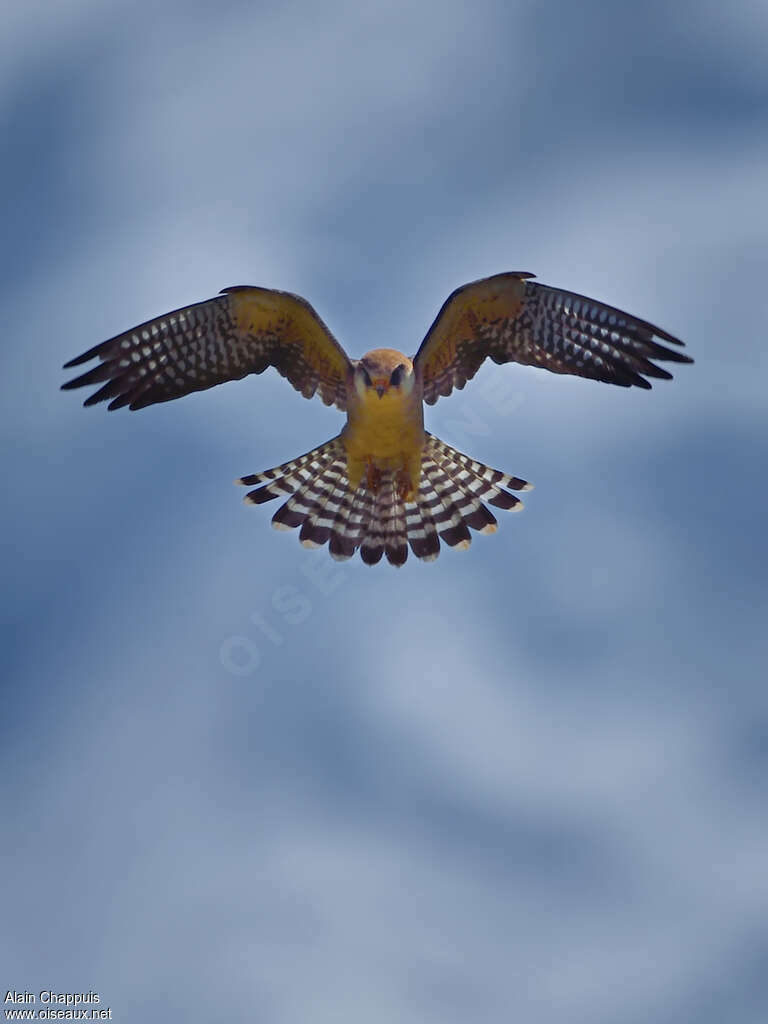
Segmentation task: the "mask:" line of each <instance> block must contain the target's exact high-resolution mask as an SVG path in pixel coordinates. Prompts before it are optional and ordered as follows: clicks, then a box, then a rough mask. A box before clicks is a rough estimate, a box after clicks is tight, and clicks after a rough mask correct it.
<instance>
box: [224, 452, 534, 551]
mask: <svg viewBox="0 0 768 1024" xmlns="http://www.w3.org/2000/svg"><path fill="white" fill-rule="evenodd" d="M425 436H426V441H425V445H424V450H423V453H422V463H421V482H420V486H419V491H418V494H417V495H416V497H415V500H414V501H403V500H402V499H401V497H400V494H399V484H398V480H397V474H396V472H395V471H394V470H382V471H381V472H380V473H379V476H378V479H377V485H376V488H375V490H372V489H369V487H368V483H367V481H366V480H365V479H364V480H363V481H361V483H360V485H359V487H358V488H357V490H356V491H352V490H351V489H350V487H349V481H348V479H347V456H346V450H345V448H344V444H343V442H342V440H341V438H340V437H334V438H332V439H331V440H330V441H327V442H326V443H325V444H323V445H320V446H319V447H318V448H313V449H312V451H310V452H307V453H306V454H305V455H301V456H299V457H298V458H296V459H292V460H291V461H290V462H285V463H283V465H282V466H276V467H275V468H274V469H268V470H265V471H264V472H263V473H255V474H253V475H251V476H246V477H242V478H241V479H240V480H239V481H238V483H242V484H246V485H252V484H258V485H259V486H258V487H257V488H256V489H255V490H253V491H250V492H249V493H248V494H247V495H246V497H245V500H246V501H247V502H249V503H251V504H255V505H260V504H262V503H263V502H266V501H272V500H273V499H274V498H279V497H286V496H287V497H288V500H287V501H286V502H285V503H284V504H283V505H281V506H280V508H279V509H278V510H277V512H275V514H274V516H273V517H272V525H273V526H274V527H275V528H276V529H280V530H291V529H296V528H300V530H299V540H300V541H301V543H302V544H303V545H304V546H305V547H320V546H322V545H323V544H326V543H327V544H328V548H329V551H330V554H331V555H332V556H333V558H335V559H338V560H343V559H347V558H351V557H352V556H353V555H354V553H355V551H357V550H359V551H360V557H361V558H362V560H363V561H364V562H365V563H366V564H367V565H375V564H376V563H377V562H380V561H381V559H382V557H386V559H387V561H388V562H389V563H390V564H391V565H395V566H401V565H403V564H404V563H405V561H406V560H407V558H408V548H409V547H410V549H411V551H412V552H413V554H414V555H415V556H416V557H417V558H420V559H422V560H423V561H433V560H434V559H435V558H437V556H438V555H439V554H440V541H441V540H442V541H443V542H444V543H445V544H447V545H448V546H449V547H453V548H456V549H457V550H466V549H467V548H468V547H469V545H470V543H471V539H472V535H471V533H470V530H475V531H478V532H480V533H494V532H495V530H496V528H497V520H496V517H495V516H494V515H493V513H492V512H491V511H490V509H488V508H487V506H486V504H485V502H487V503H488V504H489V505H494V506H495V507H497V508H502V509H510V510H518V509H521V508H522V507H523V505H522V502H521V501H520V499H519V498H517V497H516V496H515V495H514V494H511V493H510V491H512V490H517V491H527V490H530V489H531V486H532V485H531V484H529V483H527V482H526V481H525V480H521V479H520V478H519V477H515V476H510V475H509V474H507V473H502V472H501V471H500V470H497V469H491V468H490V467H489V466H485V465H483V463H481V462H476V461H475V460H474V459H470V458H469V456H467V455H464V454H463V453H462V452H459V451H457V450H456V449H455V448H452V447H451V446H450V445H448V444H446V443H445V442H444V441H441V440H440V439H439V438H437V437H435V436H434V435H433V434H429V433H427V434H426V435H425Z"/></svg>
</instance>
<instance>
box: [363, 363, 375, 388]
mask: <svg viewBox="0 0 768 1024" xmlns="http://www.w3.org/2000/svg"><path fill="white" fill-rule="evenodd" d="M360 369H361V370H362V371H363V380H364V381H365V386H366V387H367V388H372V387H373V381H372V380H371V375H370V373H368V371H367V370H366V368H365V367H364V366H361V367H360Z"/></svg>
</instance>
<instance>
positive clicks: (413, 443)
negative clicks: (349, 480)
mask: <svg viewBox="0 0 768 1024" xmlns="http://www.w3.org/2000/svg"><path fill="white" fill-rule="evenodd" d="M343 437H344V441H345V444H346V446H347V451H348V452H349V453H350V455H353V456H357V457H361V458H381V459H388V458H394V457H397V456H400V455H402V454H403V453H409V452H415V451H420V450H421V448H422V446H423V444H424V414H423V406H422V402H421V399H420V398H419V397H418V396H416V395H414V394H410V395H404V394H402V393H400V392H397V391H394V390H391V391H388V392H385V393H384V395H382V397H381V398H379V396H378V394H377V393H376V391H374V390H371V391H370V392H369V393H366V394H365V395H364V396H363V397H362V398H359V397H358V396H355V400H354V401H351V402H350V403H349V405H348V409H347V425H346V427H345V428H344V431H343Z"/></svg>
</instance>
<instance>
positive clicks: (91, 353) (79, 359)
mask: <svg viewBox="0 0 768 1024" xmlns="http://www.w3.org/2000/svg"><path fill="white" fill-rule="evenodd" d="M102 344H103V342H99V344H98V345H94V346H93V348H89V349H88V351H87V352H83V353H82V355H79V356H75V358H74V359H70V360H69V361H68V362H66V363H64V366H63V367H62V369H63V370H69V369H70V367H72V366H80V364H81V363H87V362H88V360H89V359H95V357H96V356H97V355H98V354H99V349H100V348H101V346H102Z"/></svg>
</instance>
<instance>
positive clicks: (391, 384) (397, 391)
mask: <svg viewBox="0 0 768 1024" xmlns="http://www.w3.org/2000/svg"><path fill="white" fill-rule="evenodd" d="M415 379H416V378H415V375H414V372H413V363H412V362H411V360H410V359H409V358H408V356H404V355H403V353H402V352H397V351H395V349H392V348H377V349H374V350H373V351H372V352H368V353H366V355H364V356H363V358H362V359H361V360H360V361H359V363H358V364H357V366H356V367H355V390H356V391H357V394H358V395H359V397H360V398H361V399H363V400H364V401H369V400H370V399H371V398H373V397H377V398H378V399H379V400H380V399H383V398H386V397H390V398H392V397H395V396H397V397H402V396H405V395H409V394H410V393H411V392H412V391H413V385H414V383H415Z"/></svg>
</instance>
